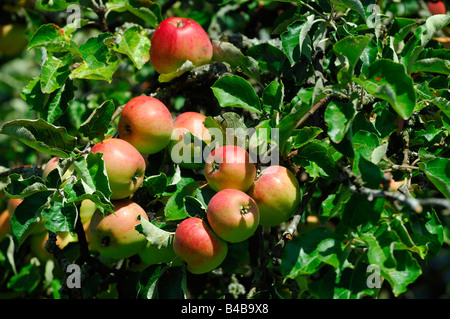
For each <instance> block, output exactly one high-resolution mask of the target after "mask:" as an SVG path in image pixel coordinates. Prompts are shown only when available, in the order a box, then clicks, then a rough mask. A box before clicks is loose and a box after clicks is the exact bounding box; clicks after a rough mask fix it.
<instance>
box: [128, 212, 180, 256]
mask: <svg viewBox="0 0 450 319" xmlns="http://www.w3.org/2000/svg"><path fill="white" fill-rule="evenodd" d="M138 219H139V220H140V221H141V223H140V224H138V225H136V226H135V228H136V230H137V231H138V232H140V233H141V234H142V235H144V236H145V238H147V240H148V241H149V242H150V244H151V245H152V246H154V247H156V248H158V249H161V248H165V247H168V246H170V245H171V244H172V241H173V236H174V234H175V233H174V232H168V231H165V230H163V229H161V228H159V227H157V226H156V225H154V224H152V223H151V222H150V221H148V220H146V219H143V218H141V217H140V216H138Z"/></svg>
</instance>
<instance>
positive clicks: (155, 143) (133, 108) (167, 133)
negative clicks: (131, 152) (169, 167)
mask: <svg viewBox="0 0 450 319" xmlns="http://www.w3.org/2000/svg"><path fill="white" fill-rule="evenodd" d="M172 129H173V119H172V114H170V112H169V110H168V109H167V107H166V106H165V105H164V103H162V102H161V101H159V100H158V99H155V98H153V97H151V96H144V95H143V96H137V97H134V98H132V99H131V100H129V101H128V103H127V104H126V105H125V107H124V108H123V110H122V113H121V115H120V119H119V124H118V130H119V136H120V138H121V139H123V140H125V141H127V142H129V143H130V144H131V145H133V146H134V147H135V148H136V149H137V150H138V151H139V152H140V153H141V154H155V153H158V152H159V151H161V150H163V149H164V148H165V147H166V146H167V145H168V144H169V142H170V137H171V135H172Z"/></svg>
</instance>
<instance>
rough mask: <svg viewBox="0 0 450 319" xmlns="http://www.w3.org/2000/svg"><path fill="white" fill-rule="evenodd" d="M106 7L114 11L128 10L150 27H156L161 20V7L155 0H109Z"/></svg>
mask: <svg viewBox="0 0 450 319" xmlns="http://www.w3.org/2000/svg"><path fill="white" fill-rule="evenodd" d="M106 7H107V8H108V9H109V10H111V11H115V12H125V11H129V12H130V13H132V14H134V15H135V16H137V17H139V18H141V19H142V20H144V21H145V22H146V23H148V24H149V25H150V26H151V27H152V28H156V27H157V26H158V24H159V22H161V21H162V16H161V8H160V7H159V5H158V4H157V2H156V1H149V0H145V1H139V0H109V1H108V2H107V3H106Z"/></svg>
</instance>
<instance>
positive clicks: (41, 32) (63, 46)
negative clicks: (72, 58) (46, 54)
mask: <svg viewBox="0 0 450 319" xmlns="http://www.w3.org/2000/svg"><path fill="white" fill-rule="evenodd" d="M39 48H45V49H46V50H47V51H50V52H73V53H76V52H77V49H76V45H75V43H74V42H73V41H72V40H70V39H69V38H68V37H66V35H65V32H64V29H63V28H60V27H58V26H57V25H56V24H43V25H41V26H40V27H39V28H38V29H37V30H36V31H35V32H34V34H33V36H32V37H31V39H30V41H29V42H28V50H31V49H39Z"/></svg>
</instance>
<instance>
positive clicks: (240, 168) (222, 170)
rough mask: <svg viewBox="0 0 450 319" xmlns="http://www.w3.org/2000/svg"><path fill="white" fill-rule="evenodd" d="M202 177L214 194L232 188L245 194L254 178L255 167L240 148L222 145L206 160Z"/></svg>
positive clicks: (245, 152)
mask: <svg viewBox="0 0 450 319" xmlns="http://www.w3.org/2000/svg"><path fill="white" fill-rule="evenodd" d="M204 175H205V178H206V181H207V182H208V184H209V186H210V187H211V188H212V189H213V190H215V191H216V192H218V191H220V190H222V189H227V188H232V189H238V190H240V191H243V192H246V191H247V190H248V189H249V188H250V187H251V186H252V184H253V182H254V180H255V177H256V166H255V164H253V163H252V162H250V155H249V154H248V152H247V151H246V150H245V149H243V148H242V147H239V146H236V145H224V146H220V147H218V148H216V149H214V150H213V151H212V152H211V153H210V154H209V156H208V157H207V159H206V164H205V171H204Z"/></svg>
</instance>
